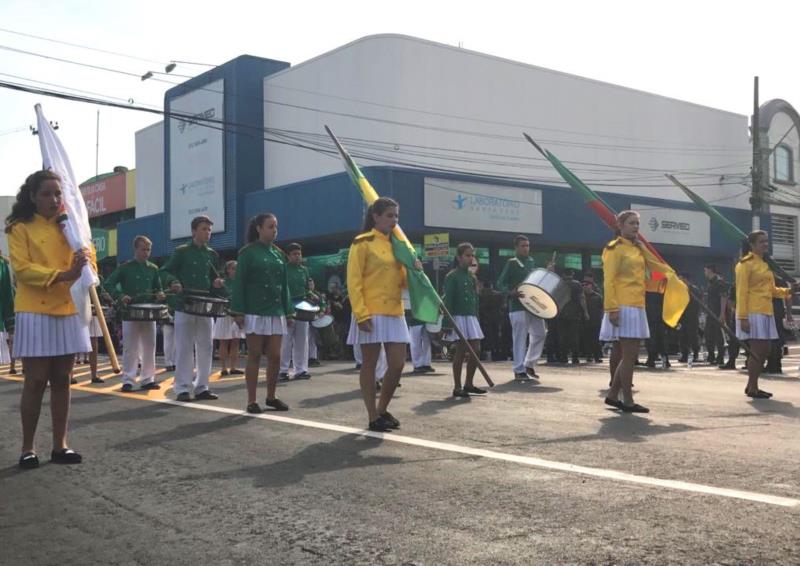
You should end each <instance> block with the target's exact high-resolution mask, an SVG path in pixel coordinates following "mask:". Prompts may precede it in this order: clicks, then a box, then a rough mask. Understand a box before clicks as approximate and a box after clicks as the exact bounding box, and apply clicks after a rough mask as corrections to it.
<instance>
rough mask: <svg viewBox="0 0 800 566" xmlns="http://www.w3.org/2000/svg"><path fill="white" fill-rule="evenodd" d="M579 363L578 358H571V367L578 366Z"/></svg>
mask: <svg viewBox="0 0 800 566" xmlns="http://www.w3.org/2000/svg"><path fill="white" fill-rule="evenodd" d="M580 363H581V361H580V360H579V359H578V358H572V365H575V366H577V365H580Z"/></svg>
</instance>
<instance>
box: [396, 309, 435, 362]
mask: <svg viewBox="0 0 800 566" xmlns="http://www.w3.org/2000/svg"><path fill="white" fill-rule="evenodd" d="M406 300H407V298H406V297H404V301H406ZM407 306H408V308H407V309H405V317H406V325H407V326H408V334H409V336H410V339H411V341H410V342H409V344H408V349H409V353H410V354H411V365H412V366H413V367H414V369H413V370H412V372H411V373H414V374H417V375H419V374H423V373H431V372H435V371H436V370H435V369H433V367H431V336H430V334H428V331H427V329H426V328H425V323H424V322H422V321H421V320H417V319H416V318H414V315H413V314H412V312H411V303H410V301H409V302H408V305H407Z"/></svg>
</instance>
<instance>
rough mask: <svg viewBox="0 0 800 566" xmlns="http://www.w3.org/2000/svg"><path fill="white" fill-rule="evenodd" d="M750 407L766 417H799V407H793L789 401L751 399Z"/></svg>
mask: <svg viewBox="0 0 800 566" xmlns="http://www.w3.org/2000/svg"><path fill="white" fill-rule="evenodd" d="M750 406H751V407H753V408H754V409H755V410H757V411H758V412H759V413H762V414H766V415H783V416H784V417H793V418H797V417H800V407H796V406H794V405H793V404H792V403H790V402H789V401H775V400H774V399H752V400H750Z"/></svg>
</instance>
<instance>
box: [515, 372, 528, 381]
mask: <svg viewBox="0 0 800 566" xmlns="http://www.w3.org/2000/svg"><path fill="white" fill-rule="evenodd" d="M530 379H531V378H530V377H528V374H527V373H525V372H521V373H514V381H530Z"/></svg>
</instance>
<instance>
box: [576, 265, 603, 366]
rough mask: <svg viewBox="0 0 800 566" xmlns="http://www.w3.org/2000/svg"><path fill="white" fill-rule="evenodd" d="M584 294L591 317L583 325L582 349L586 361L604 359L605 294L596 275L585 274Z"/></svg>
mask: <svg viewBox="0 0 800 566" xmlns="http://www.w3.org/2000/svg"><path fill="white" fill-rule="evenodd" d="M583 294H584V300H585V301H586V310H587V312H588V313H589V319H588V320H587V321H586V324H584V325H583V331H582V333H581V350H582V352H583V355H584V356H586V361H587V362H591V361H592V360H594V361H595V362H597V363H599V362H601V361H603V347H602V345H601V343H600V323H601V322H602V320H603V296H602V295H601V294H600V291H599V289H598V288H597V285H596V284H595V282H594V275H592V274H591V273H586V274H584V276H583Z"/></svg>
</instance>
